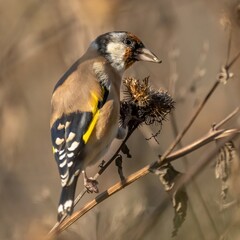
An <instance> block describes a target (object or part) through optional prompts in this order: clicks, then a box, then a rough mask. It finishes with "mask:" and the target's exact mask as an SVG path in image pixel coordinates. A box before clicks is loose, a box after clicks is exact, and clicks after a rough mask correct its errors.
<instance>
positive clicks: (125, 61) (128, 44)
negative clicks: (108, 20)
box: [91, 31, 161, 72]
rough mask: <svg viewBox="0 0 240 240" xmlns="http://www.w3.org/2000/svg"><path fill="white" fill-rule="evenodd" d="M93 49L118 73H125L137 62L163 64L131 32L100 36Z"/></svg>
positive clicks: (110, 33) (92, 45)
mask: <svg viewBox="0 0 240 240" xmlns="http://www.w3.org/2000/svg"><path fill="white" fill-rule="evenodd" d="M91 48H94V49H96V50H97V51H98V52H99V53H100V55H101V56H103V57H104V58H106V59H107V61H108V62H109V63H110V64H111V65H112V67H114V68H115V69H116V70H117V71H118V72H124V71H125V70H126V69H127V68H129V67H130V66H131V65H132V64H133V63H134V62H136V61H149V62H155V63H160V62H161V61H160V60H159V59H158V58H157V57H156V56H155V55H154V54H153V53H152V52H151V51H150V50H148V49H147V48H145V46H144V44H143V43H142V41H141V40H140V39H139V38H138V37H136V36H135V35H133V34H132V33H129V32H123V31H118V32H109V33H105V34H103V35H100V36H99V37H97V39H96V40H95V41H93V42H92V44H91Z"/></svg>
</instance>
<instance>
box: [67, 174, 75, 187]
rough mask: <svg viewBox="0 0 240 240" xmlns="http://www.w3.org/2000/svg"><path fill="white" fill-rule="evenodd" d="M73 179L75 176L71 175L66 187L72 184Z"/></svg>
mask: <svg viewBox="0 0 240 240" xmlns="http://www.w3.org/2000/svg"><path fill="white" fill-rule="evenodd" d="M74 178H75V175H72V177H71V179H70V181H69V182H68V186H70V185H71V184H72V182H73V180H74Z"/></svg>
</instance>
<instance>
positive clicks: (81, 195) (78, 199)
mask: <svg viewBox="0 0 240 240" xmlns="http://www.w3.org/2000/svg"><path fill="white" fill-rule="evenodd" d="M136 128H137V126H134V127H133V128H132V129H129V131H128V133H127V135H126V137H125V139H124V140H123V142H122V143H121V145H120V147H119V148H118V149H117V151H116V152H115V153H114V155H113V156H112V157H111V158H110V159H109V160H108V161H107V162H106V163H105V164H104V165H103V166H101V168H100V170H99V171H98V172H97V173H96V174H95V175H94V177H93V179H94V180H97V178H98V177H99V176H100V175H101V174H102V173H103V172H104V171H105V170H106V169H107V168H108V166H109V165H110V164H111V163H112V162H113V161H114V160H115V158H116V157H117V155H118V154H119V152H120V151H121V149H122V147H123V146H124V145H125V144H126V142H127V140H128V139H129V137H130V136H131V135H132V133H133V132H134V131H135V129H136ZM86 193H87V190H86V189H85V188H84V189H83V190H82V191H81V192H80V193H79V194H78V196H77V197H76V198H75V200H74V206H76V205H77V204H78V202H79V201H80V200H81V199H82V197H83V196H84V195H85V194H86ZM66 218H67V214H65V215H63V217H62V219H61V221H60V222H57V223H55V225H54V226H53V227H52V229H51V230H50V231H49V234H50V235H51V233H53V232H55V231H57V229H58V228H59V226H60V225H61V223H62V222H63V221H64V220H65V219H66Z"/></svg>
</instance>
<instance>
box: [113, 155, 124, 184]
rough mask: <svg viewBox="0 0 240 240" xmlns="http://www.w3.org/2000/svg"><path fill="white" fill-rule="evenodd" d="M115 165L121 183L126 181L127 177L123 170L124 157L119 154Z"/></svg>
mask: <svg viewBox="0 0 240 240" xmlns="http://www.w3.org/2000/svg"><path fill="white" fill-rule="evenodd" d="M115 165H116V166H117V168H118V174H119V177H120V179H121V181H123V180H125V177H124V175H123V169H122V155H120V154H118V155H117V157H116V158H115Z"/></svg>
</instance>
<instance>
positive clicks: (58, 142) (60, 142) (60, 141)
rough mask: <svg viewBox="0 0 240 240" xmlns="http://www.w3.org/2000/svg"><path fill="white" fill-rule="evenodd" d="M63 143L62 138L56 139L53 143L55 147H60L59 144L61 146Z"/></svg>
mask: <svg viewBox="0 0 240 240" xmlns="http://www.w3.org/2000/svg"><path fill="white" fill-rule="evenodd" d="M63 142H64V139H63V138H57V139H56V141H55V143H56V144H57V145H60V144H62V143H63Z"/></svg>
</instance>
